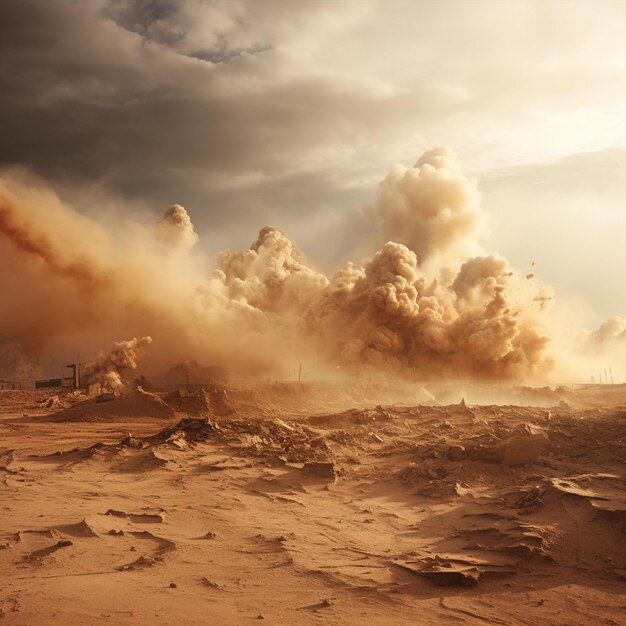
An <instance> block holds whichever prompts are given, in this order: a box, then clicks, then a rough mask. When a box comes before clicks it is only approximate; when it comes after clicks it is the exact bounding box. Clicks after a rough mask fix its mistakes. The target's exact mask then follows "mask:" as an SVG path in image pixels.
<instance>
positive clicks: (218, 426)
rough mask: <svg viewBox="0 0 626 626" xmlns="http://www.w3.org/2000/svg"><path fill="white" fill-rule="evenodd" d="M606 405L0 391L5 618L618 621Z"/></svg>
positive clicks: (618, 455)
mask: <svg viewBox="0 0 626 626" xmlns="http://www.w3.org/2000/svg"><path fill="white" fill-rule="evenodd" d="M616 387H617V386H616ZM609 389H610V391H611V393H609V394H607V395H608V396H611V400H610V401H606V397H605V396H603V395H602V393H601V390H600V391H598V390H594V391H593V394H590V392H589V390H586V391H584V392H582V391H581V392H576V391H572V390H569V391H568V393H569V394H570V397H569V400H570V402H569V403H565V402H564V401H562V399H560V398H556V399H555V400H556V401H555V402H554V405H553V406H550V407H546V408H540V407H529V406H516V405H506V404H501V405H495V404H492V405H484V406H474V405H472V404H471V403H469V402H467V403H465V402H464V403H457V404H448V405H438V406H432V405H431V406H429V405H422V406H419V405H418V406H412V405H410V404H409V403H406V402H405V403H404V404H403V405H391V404H390V405H376V404H368V403H367V402H364V403H358V402H357V401H354V404H353V406H357V408H350V409H347V410H337V411H335V410H332V411H328V410H327V408H328V407H329V406H330V407H331V408H333V407H337V406H340V405H343V404H344V403H345V402H346V401H347V397H348V395H349V394H348V392H345V391H342V392H341V393H337V394H334V393H331V392H328V391H327V392H326V393H325V394H322V393H320V392H319V390H318V391H315V392H314V391H311V390H310V389H307V388H303V389H302V390H300V391H298V390H297V389H293V388H289V389H280V390H279V392H278V393H275V394H273V395H272V390H271V389H268V387H267V386H266V387H263V388H260V389H256V390H253V389H247V390H241V389H239V390H237V389H230V390H226V392H219V393H216V392H215V390H213V391H210V392H207V393H206V394H205V393H202V394H199V395H193V396H192V397H190V398H188V397H184V396H185V394H182V396H181V395H180V394H179V395H178V397H177V396H176V394H174V395H172V394H169V395H168V394H160V395H155V396H154V397H153V396H150V397H148V396H147V395H144V394H142V393H141V392H139V393H137V392H135V393H134V394H131V395H129V396H126V397H125V398H120V399H118V400H113V401H110V402H104V403H95V402H94V401H84V402H82V403H76V402H74V403H73V405H72V406H71V408H61V409H60V410H59V408H58V406H56V405H57V403H56V402H53V403H51V405H54V406H47V405H46V402H45V401H46V396H45V394H41V393H35V392H0V492H1V493H2V501H1V505H0V507H1V508H0V511H1V513H0V577H1V580H2V586H1V589H0V622H2V623H6V624H29V625H31V624H208V623H210V624H246V623H258V621H260V620H264V623H273V624H457V623H458V624H485V623H488V624H512V625H513V624H527V625H528V624H533V625H534V624H559V625H560V624H562V625H568V626H572V625H576V624H612V625H617V624H621V623H624V622H623V607H624V599H625V596H624V589H625V587H624V581H625V578H626V542H624V532H625V530H626V493H625V490H624V474H625V472H624V461H625V460H626V459H625V453H626V446H625V444H624V440H625V436H626V397H624V394H620V393H618V392H617V391H616V390H615V389H613V388H610V387H608V386H607V391H608V390H609ZM524 393H527V394H528V393H532V392H524ZM542 393H543V395H542ZM542 393H540V392H536V393H535V395H541V397H542V400H543V399H545V396H546V395H547V393H546V392H542ZM551 393H553V392H551ZM559 393H562V392H559ZM299 394H301V395H299ZM316 394H317V395H318V396H319V397H318V398H317V399H318V400H319V402H318V404H317V405H316ZM435 395H436V394H435ZM590 398H591V399H590ZM62 399H63V398H62ZM299 399H300V400H301V402H300V405H299V406H298V400H299ZM405 399H406V398H405ZM255 401H257V402H261V401H262V402H264V403H265V404H264V405H262V406H256V410H255ZM574 404H578V405H580V407H584V408H573V405H574ZM96 405H99V406H96ZM316 408H317V410H316ZM185 409H187V410H185Z"/></svg>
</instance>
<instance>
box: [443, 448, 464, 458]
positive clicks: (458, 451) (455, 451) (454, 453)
mask: <svg viewBox="0 0 626 626" xmlns="http://www.w3.org/2000/svg"><path fill="white" fill-rule="evenodd" d="M446 454H447V456H448V458H449V459H450V460H451V461H462V460H463V459H464V458H465V448H464V447H463V446H450V447H449V448H448V451H447V453H446Z"/></svg>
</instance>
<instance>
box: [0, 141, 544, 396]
mask: <svg viewBox="0 0 626 626" xmlns="http://www.w3.org/2000/svg"><path fill="white" fill-rule="evenodd" d="M370 214H371V215H372V216H373V219H374V221H375V223H376V225H377V226H378V228H379V229H380V232H381V233H383V235H384V236H385V237H386V238H388V239H390V240H389V241H387V243H384V245H382V247H381V248H380V250H378V251H377V252H375V253H374V254H373V255H372V256H371V258H370V259H369V260H368V261H367V262H365V263H364V264H363V266H362V267H361V266H358V265H354V264H352V263H348V264H346V265H345V266H344V267H343V268H341V269H340V270H339V271H338V272H336V273H335V274H334V275H333V276H332V277H330V278H328V277H326V276H325V275H323V274H322V273H320V272H319V271H317V270H316V269H315V268H314V267H313V266H312V265H311V264H310V263H309V262H308V261H307V260H306V259H305V258H304V256H303V254H302V253H301V252H300V251H299V249H298V248H297V246H296V244H295V243H294V242H293V241H292V240H290V239H289V237H287V235H286V234H285V233H284V232H282V231H281V230H279V229H277V228H273V227H269V226H268V227H265V228H263V229H262V230H261V231H260V233H259V236H258V238H257V239H256V240H255V241H254V242H253V243H252V245H251V246H250V248H249V249H247V250H239V251H232V250H225V251H223V252H222V253H220V254H219V256H218V259H217V267H216V269H215V270H214V271H213V273H210V272H208V271H207V270H206V269H205V268H202V267H200V266H199V265H198V262H197V260H196V257H195V256H194V255H193V251H192V250H191V249H192V247H193V246H194V244H195V243H196V242H197V240H198V236H197V234H196V233H195V230H194V228H193V224H192V222H191V219H190V218H189V215H188V213H187V212H186V211H185V209H184V208H183V207H181V206H180V205H173V206H171V207H169V208H168V209H167V210H166V211H165V213H164V214H163V215H162V217H161V218H160V220H159V221H158V222H157V223H156V224H152V225H151V224H148V225H142V224H139V223H137V222H134V221H132V217H128V215H125V216H124V220H126V221H125V222H124V223H122V224H121V225H120V228H119V230H116V231H111V227H108V228H106V229H105V228H103V227H101V226H98V225H97V224H96V223H94V222H93V221H91V220H88V219H87V218H85V217H83V216H81V215H80V214H79V213H77V212H76V211H75V210H73V209H71V208H70V207H68V206H66V205H64V204H63V203H62V202H61V201H60V200H59V199H58V198H57V197H56V196H54V194H52V193H50V191H48V190H45V189H44V190H42V189H40V188H38V187H37V186H34V187H33V186H24V185H19V184H18V183H16V182H15V181H14V180H12V179H6V180H5V181H4V182H2V184H1V185H0V234H3V235H5V237H0V260H1V261H3V265H2V266H3V267H4V268H5V269H4V270H2V269H0V281H1V284H2V285H3V286H4V288H5V290H7V291H8V292H9V293H11V294H12V295H13V298H12V299H11V301H10V302H7V301H5V302H4V303H1V304H0V343H2V342H3V341H4V342H12V343H14V344H19V346H20V347H21V350H22V351H23V353H24V354H26V355H28V356H29V357H30V358H31V359H32V360H36V358H37V356H38V355H39V354H41V353H45V354H48V353H51V352H52V351H54V350H55V349H56V350H58V349H59V346H62V345H64V343H67V342H70V341H71V342H73V345H74V346H75V347H74V350H75V351H76V350H77V349H80V351H81V352H82V353H85V351H86V350H95V349H96V348H99V347H100V346H102V345H106V344H107V343H109V342H111V341H113V340H114V339H115V338H117V337H119V336H120V335H121V336H143V335H147V334H149V335H150V336H151V337H152V338H154V351H153V354H152V355H151V357H150V358H151V359H152V362H153V365H159V366H163V367H165V366H169V365H171V364H172V363H173V362H175V361H176V360H181V359H186V358H195V359H196V360H198V361H201V362H203V363H210V362H212V363H214V364H220V365H224V366H226V367H227V368H229V369H231V370H232V371H233V372H235V373H237V372H239V373H254V372H256V373H263V372H266V373H267V372H272V373H274V374H276V375H280V374H281V373H284V370H285V368H288V367H290V365H291V364H292V363H293V362H294V361H297V360H299V359H305V360H306V362H307V363H308V364H313V363H314V364H315V365H316V366H317V367H319V368H324V369H323V370H320V371H325V372H326V373H328V372H330V371H333V372H336V371H337V368H339V370H340V371H341V372H342V373H343V374H344V375H353V374H356V375H362V374H366V375H368V376H384V375H394V376H404V377H411V376H415V377H418V378H419V379H423V380H424V379H432V378H438V379H441V378H446V379H486V378H488V379H499V378H502V379H514V380H522V379H528V378H529V377H532V376H535V375H537V374H539V373H543V371H544V368H545V366H546V365H547V363H548V361H549V360H548V359H546V346H547V343H548V340H547V337H546V333H545V331H544V330H542V327H541V324H540V316H541V308H542V306H543V304H544V303H545V300H546V298H545V297H544V295H543V292H542V287H541V286H540V285H539V286H534V283H530V282H529V281H524V280H519V278H518V275H517V274H516V273H515V272H514V270H512V269H511V268H510V267H509V265H508V263H507V262H506V260H505V259H503V258H501V257H499V256H497V255H487V254H484V253H482V251H481V249H480V247H479V246H478V245H477V243H476V233H477V230H478V228H479V225H480V222H481V220H482V216H481V212H480V209H479V204H478V193H477V191H476V186H475V183H474V182H473V181H471V180H469V179H467V178H465V177H464V176H463V175H462V173H461V171H460V169H459V165H458V162H457V159H456V156H455V155H454V153H453V152H452V151H450V150H449V149H447V148H437V149H435V150H431V151H429V152H427V153H426V154H424V155H423V156H422V157H421V158H420V159H419V160H418V161H417V163H416V165H415V166H414V167H413V168H408V169H405V168H400V167H395V168H394V169H393V170H392V172H391V173H390V174H389V176H387V178H386V179H385V180H384V181H383V182H382V183H381V185H380V188H379V192H378V200H377V203H376V205H375V207H374V208H373V209H370ZM129 220H130V221H129ZM163 246H166V248H167V249H168V250H170V251H171V253H170V254H163ZM8 267H10V268H11V269H10V270H7V269H6V268H8ZM522 283H523V284H522ZM26 285H28V287H27V288H26ZM42 311H45V312H46V315H45V316H42V315H41V312H42ZM86 337H89V339H88V340H87V339H86ZM85 341H87V342H88V345H87V346H85V345H84V343H85ZM134 341H136V342H138V343H137V344H136V345H135V344H134V343H133V342H134ZM133 342H130V343H127V342H122V343H120V344H118V345H117V347H116V350H114V352H113V353H112V355H109V356H108V357H105V356H101V357H98V359H96V361H95V362H94V364H90V366H89V368H88V369H87V371H86V372H85V375H88V376H90V377H92V378H93V379H94V380H96V379H97V382H101V383H107V384H108V385H109V386H115V385H117V384H118V383H119V382H120V380H121V379H120V378H119V376H117V375H116V374H115V372H118V373H119V367H118V365H120V364H122V365H123V364H124V363H128V364H131V363H135V362H136V361H135V356H132V355H133V354H135V353H134V352H133V351H136V350H137V349H138V348H140V347H141V345H144V344H145V341H144V340H133ZM142 342H143V343H142ZM124 355H130V356H129V359H130V360H125V359H126V357H125V356H124ZM115 363H118V365H116V364H115ZM109 365H110V366H111V367H109ZM130 367H132V365H130ZM96 372H100V373H99V374H96Z"/></svg>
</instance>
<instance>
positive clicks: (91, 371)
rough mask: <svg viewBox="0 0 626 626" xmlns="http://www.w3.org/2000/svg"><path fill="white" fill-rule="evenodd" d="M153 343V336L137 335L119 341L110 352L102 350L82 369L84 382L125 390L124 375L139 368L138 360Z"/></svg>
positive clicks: (114, 389) (115, 389)
mask: <svg viewBox="0 0 626 626" xmlns="http://www.w3.org/2000/svg"><path fill="white" fill-rule="evenodd" d="M151 343H152V338H151V337H140V338H137V337H135V338H134V339H130V340H128V341H118V342H116V343H115V345H114V347H113V350H111V352H109V353H108V354H105V353H104V352H101V353H100V354H99V355H98V357H97V358H96V359H95V360H94V361H91V362H90V363H87V364H86V365H85V366H84V368H83V369H82V373H81V376H82V382H83V384H85V385H95V384H98V385H100V387H101V388H102V389H110V390H111V391H123V390H124V389H125V388H126V385H125V384H124V382H123V380H122V375H123V374H124V373H125V372H127V371H129V370H135V369H137V365H138V363H137V361H138V358H139V356H140V355H141V352H142V351H143V350H144V349H145V347H146V346H148V345H150V344H151Z"/></svg>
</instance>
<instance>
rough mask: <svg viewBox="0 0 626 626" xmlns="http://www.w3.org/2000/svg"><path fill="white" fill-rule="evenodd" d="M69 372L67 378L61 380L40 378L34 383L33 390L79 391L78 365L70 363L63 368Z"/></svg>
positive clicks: (63, 377) (77, 363) (62, 377)
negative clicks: (57, 389)
mask: <svg viewBox="0 0 626 626" xmlns="http://www.w3.org/2000/svg"><path fill="white" fill-rule="evenodd" d="M65 367H66V368H67V369H69V370H71V374H70V375H68V376H61V378H42V379H40V380H36V381H35V389H53V388H58V387H60V388H61V389H80V363H79V362H78V361H76V363H70V364H69V365H66V366H65Z"/></svg>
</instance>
